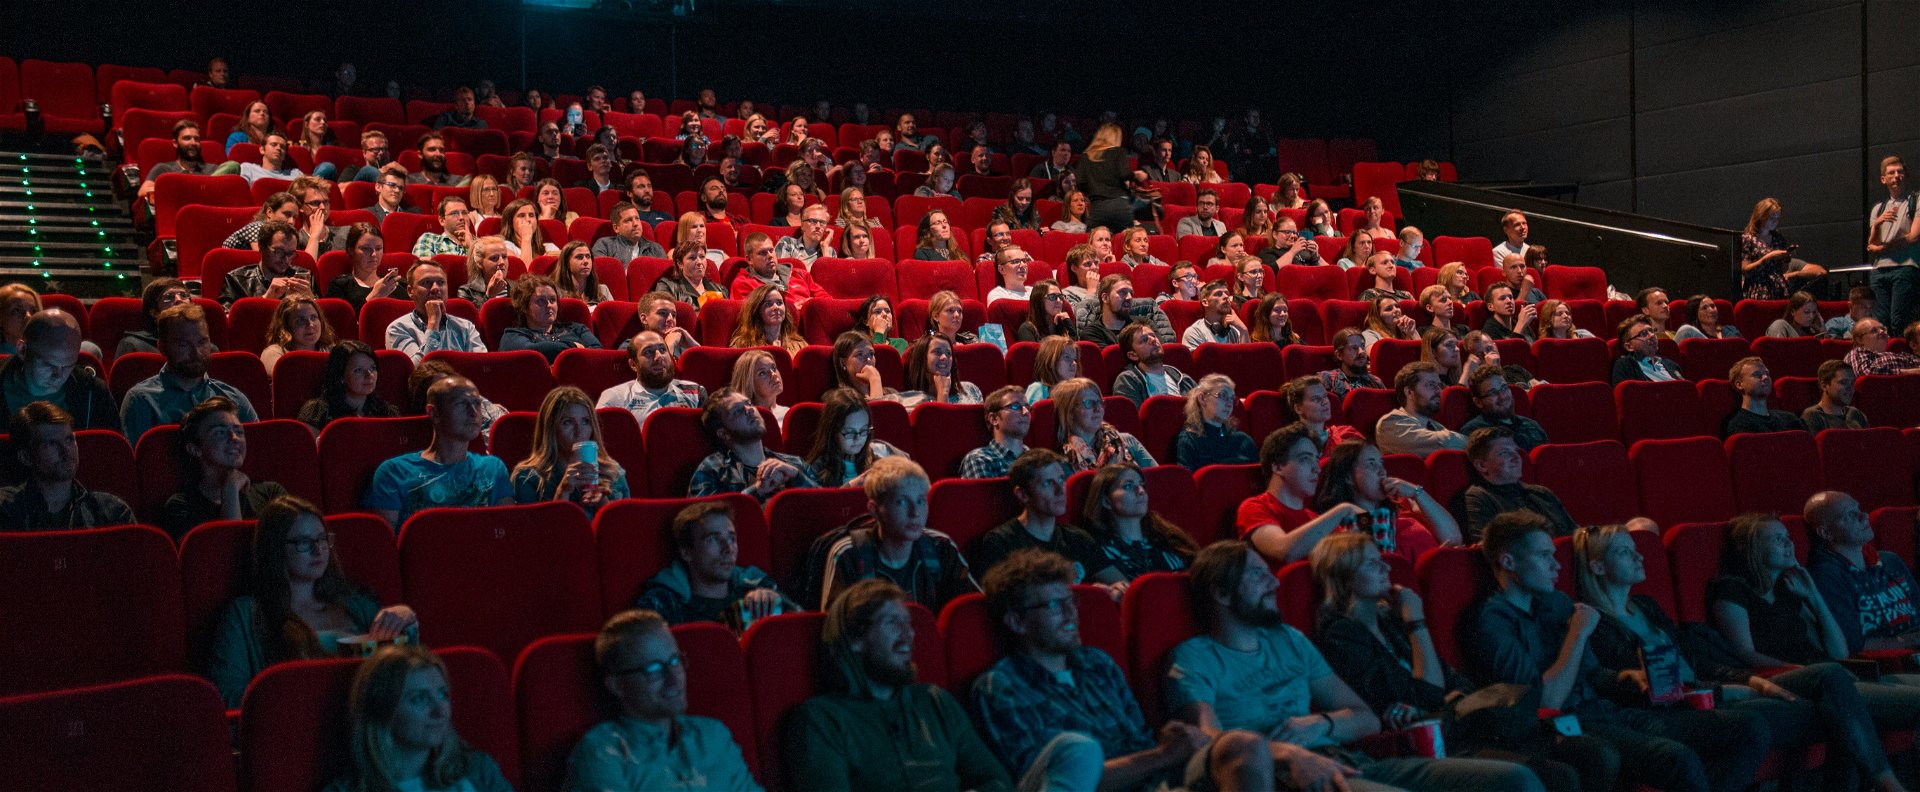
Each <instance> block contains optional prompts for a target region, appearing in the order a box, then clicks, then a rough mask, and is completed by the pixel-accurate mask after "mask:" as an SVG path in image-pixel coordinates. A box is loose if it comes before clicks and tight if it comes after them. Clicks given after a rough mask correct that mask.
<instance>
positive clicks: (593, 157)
mask: <svg viewBox="0 0 1920 792" xmlns="http://www.w3.org/2000/svg"><path fill="white" fill-rule="evenodd" d="M587 171H588V173H587V178H584V179H581V180H580V181H578V182H575V183H574V185H573V186H575V187H584V188H586V189H588V190H591V191H592V192H593V194H594V195H599V194H600V193H603V192H606V191H607V190H612V189H615V187H616V185H615V184H614V183H613V152H611V151H608V150H607V147H606V146H604V145H601V144H599V143H595V144H593V145H591V146H588V147H587Z"/></svg>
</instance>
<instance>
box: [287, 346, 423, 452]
mask: <svg viewBox="0 0 1920 792" xmlns="http://www.w3.org/2000/svg"><path fill="white" fill-rule="evenodd" d="M379 385H380V363H379V359H378V358H377V357H375V355H374V353H373V347H370V346H367V345H366V344H364V343H361V342H359V341H341V342H339V343H337V344H334V345H333V346H332V347H331V348H330V349H328V350H327V368H326V371H325V372H323V373H322V374H321V375H320V387H319V389H318V392H316V393H315V394H314V396H313V398H311V399H308V400H307V402H306V404H303V405H300V413H299V415H298V416H297V417H298V418H299V420H300V422H301V423H304V424H306V425H308V426H310V427H313V431H314V433H315V434H318V433H319V432H320V430H322V429H325V428H327V424H330V423H332V422H334V421H335V420H338V419H341V418H389V417H392V416H395V415H399V414H400V412H399V410H396V409H395V408H394V406H393V405H391V404H388V403H387V402H386V401H385V400H383V399H381V398H380V394H378V393H375V392H374V391H375V390H376V389H377V388H378V387H379Z"/></svg>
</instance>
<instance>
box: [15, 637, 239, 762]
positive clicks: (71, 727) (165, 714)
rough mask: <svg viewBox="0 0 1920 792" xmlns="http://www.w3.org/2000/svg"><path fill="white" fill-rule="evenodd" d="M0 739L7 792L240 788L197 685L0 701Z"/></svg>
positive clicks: (213, 701) (173, 677) (173, 680)
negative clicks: (1, 740)
mask: <svg viewBox="0 0 1920 792" xmlns="http://www.w3.org/2000/svg"><path fill="white" fill-rule="evenodd" d="M13 604H15V603H12V602H10V603H9V606H10V607H11V606H12V605H13ZM10 668H11V667H10ZM0 731H4V732H5V733H6V734H7V735H8V738H7V739H6V740H5V741H4V745H0V763H4V766H5V767H6V768H7V770H6V775H7V786H9V787H12V788H17V789H192V790H200V791H201V792H225V791H228V790H234V789H237V788H238V787H236V786H235V781H234V774H233V752H232V749H231V748H229V747H228V738H227V719H226V708H225V707H224V706H223V705H222V704H221V701H220V694H219V693H217V692H215V691H214V689H213V685H212V684H210V683H208V682H207V681H206V680H204V679H201V678H199V677H194V676H186V675H182V674H167V675H164V676H155V677H148V678H145V679H138V680H132V681H127V682H117V683H112V684H106V685H99V686H95V687H85V688H79V689H76V690H62V691H57V692H50V693H40V694H35V695H27V696H17V697H14V698H4V699H0Z"/></svg>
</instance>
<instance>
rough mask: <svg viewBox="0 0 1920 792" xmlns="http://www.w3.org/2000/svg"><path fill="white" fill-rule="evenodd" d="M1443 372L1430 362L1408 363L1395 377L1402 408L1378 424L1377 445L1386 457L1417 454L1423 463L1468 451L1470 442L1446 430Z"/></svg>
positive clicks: (1376, 431)
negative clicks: (1441, 453) (1441, 454)
mask: <svg viewBox="0 0 1920 792" xmlns="http://www.w3.org/2000/svg"><path fill="white" fill-rule="evenodd" d="M1446 388H1447V386H1446V383H1443V382H1441V381H1440V368H1439V367H1438V366H1435V365H1434V364H1432V363H1428V362H1426V361H1424V360H1423V361H1418V362H1414V363H1408V364H1407V365H1405V366H1403V367H1401V369H1400V373H1399V374H1396V375H1394V377H1393V395H1394V397H1395V398H1396V399H1398V400H1399V401H1400V406H1399V407H1397V408H1395V409H1394V410H1393V412H1390V413H1387V414H1386V415H1382V416H1380V421H1379V422H1378V423H1376V424H1374V427H1373V437H1374V442H1375V443H1377V444H1378V445H1379V446H1380V453H1382V454H1413V455H1416V456H1418V457H1420V458H1421V459H1425V458H1427V455H1428V454H1431V453H1433V452H1435V451H1440V450H1443V449H1444V450H1452V451H1464V450H1466V447H1467V438H1466V436H1465V435H1462V434H1460V433H1459V432H1456V431H1453V430H1452V429H1448V428H1447V427H1446V426H1443V425H1442V424H1441V423H1440V421H1439V420H1437V419H1435V418H1434V416H1436V415H1439V414H1440V394H1441V392H1442V391H1444V390H1446Z"/></svg>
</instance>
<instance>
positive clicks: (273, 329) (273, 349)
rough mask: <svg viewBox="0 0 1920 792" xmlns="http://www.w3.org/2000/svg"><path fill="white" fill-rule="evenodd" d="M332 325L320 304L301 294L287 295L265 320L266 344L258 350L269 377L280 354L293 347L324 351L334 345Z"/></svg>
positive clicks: (278, 360)
mask: <svg viewBox="0 0 1920 792" xmlns="http://www.w3.org/2000/svg"><path fill="white" fill-rule="evenodd" d="M334 341H335V339H334V336H333V325H330V324H327V315H326V314H324V313H322V312H321V311H320V303H319V302H318V301H316V300H314V299H313V298H312V297H308V296H306V295H304V294H295V295H289V296H288V297H286V298H285V299H283V300H281V301H280V304H279V305H278V306H275V307H274V309H273V319H272V320H270V321H268V322H267V346H266V348H265V349H262V350H260V364H261V365H262V366H265V367H266V369H267V376H268V377H272V376H273V367H274V364H276V363H279V362H280V356H282V355H285V354H287V353H288V352H291V351H293V350H296V349H299V350H306V351H312V352H324V351H326V350H328V349H330V348H332V347H333V344H334Z"/></svg>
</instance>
